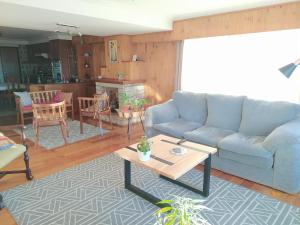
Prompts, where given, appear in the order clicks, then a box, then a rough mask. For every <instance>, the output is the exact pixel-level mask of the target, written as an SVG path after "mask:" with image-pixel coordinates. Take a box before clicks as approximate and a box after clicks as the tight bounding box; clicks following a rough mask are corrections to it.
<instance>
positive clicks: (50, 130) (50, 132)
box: [16, 120, 107, 150]
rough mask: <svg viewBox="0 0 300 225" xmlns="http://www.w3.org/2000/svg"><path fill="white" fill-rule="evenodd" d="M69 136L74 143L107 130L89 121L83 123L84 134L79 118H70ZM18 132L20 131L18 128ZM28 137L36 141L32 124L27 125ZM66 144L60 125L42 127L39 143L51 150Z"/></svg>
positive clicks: (69, 139)
mask: <svg viewBox="0 0 300 225" xmlns="http://www.w3.org/2000/svg"><path fill="white" fill-rule="evenodd" d="M68 128H69V137H68V138H67V141H68V143H74V142H77V141H81V140H85V139H88V138H91V137H94V136H100V135H101V134H102V133H101V132H103V134H105V133H106V132H107V131H106V130H104V129H102V130H100V128H99V127H95V126H92V125H89V124H87V123H84V124H83V134H80V122H79V121H77V120H73V121H72V120H68ZM16 132H20V131H18V130H16ZM25 135H26V138H28V139H30V140H31V141H33V142H35V133H34V130H33V128H32V124H29V125H26V129H25ZM64 144H65V142H64V139H63V137H62V134H61V131H60V127H59V126H49V127H42V128H40V138H39V145H40V146H42V147H44V148H46V149H48V150H50V149H53V148H57V147H60V146H63V145H64Z"/></svg>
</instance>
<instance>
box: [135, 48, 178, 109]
mask: <svg viewBox="0 0 300 225" xmlns="http://www.w3.org/2000/svg"><path fill="white" fill-rule="evenodd" d="M136 52H137V54H138V55H139V56H141V57H142V58H143V59H144V60H145V68H144V76H145V77H143V78H144V79H145V80H146V83H145V96H146V98H148V99H150V100H151V102H152V103H153V104H157V103H160V102H163V101H166V100H168V99H170V98H171V96H172V92H173V91H174V88H175V76H176V57H177V54H176V53H177V43H176V42H161V43H140V44H137V45H136Z"/></svg>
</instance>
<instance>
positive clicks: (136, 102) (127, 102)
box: [120, 92, 148, 110]
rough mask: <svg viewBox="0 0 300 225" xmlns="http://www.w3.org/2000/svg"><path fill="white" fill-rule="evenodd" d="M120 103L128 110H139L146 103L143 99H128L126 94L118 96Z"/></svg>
mask: <svg viewBox="0 0 300 225" xmlns="http://www.w3.org/2000/svg"><path fill="white" fill-rule="evenodd" d="M120 101H121V103H122V105H123V106H125V107H127V108H128V109H130V110H135V109H141V108H143V107H144V105H145V104H147V103H148V101H147V100H146V99H145V98H130V97H129V95H128V93H126V92H125V93H121V94H120Z"/></svg>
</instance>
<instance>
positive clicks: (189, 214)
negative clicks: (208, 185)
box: [155, 196, 211, 225]
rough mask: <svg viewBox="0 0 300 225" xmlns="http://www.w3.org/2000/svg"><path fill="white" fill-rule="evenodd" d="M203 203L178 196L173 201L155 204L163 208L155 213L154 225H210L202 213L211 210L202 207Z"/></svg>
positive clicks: (199, 200)
mask: <svg viewBox="0 0 300 225" xmlns="http://www.w3.org/2000/svg"><path fill="white" fill-rule="evenodd" d="M203 202H204V201H203V200H201V199H191V198H186V197H180V196H175V199H174V200H162V201H160V202H158V203H157V205H159V206H163V207H162V208H161V209H159V210H157V211H156V213H155V216H156V223H155V225H166V224H168V225H210V223H209V222H208V221H207V220H206V219H205V218H204V217H203V216H202V211H204V210H210V211H211V209H209V208H207V207H206V206H203V205H202V203H203Z"/></svg>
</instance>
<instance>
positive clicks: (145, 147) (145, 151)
mask: <svg viewBox="0 0 300 225" xmlns="http://www.w3.org/2000/svg"><path fill="white" fill-rule="evenodd" d="M137 150H138V151H137V152H138V157H139V159H140V160H141V161H148V160H149V159H150V155H151V149H150V142H149V141H148V139H147V137H146V136H143V137H142V138H141V140H140V142H139V143H138V145H137Z"/></svg>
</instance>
